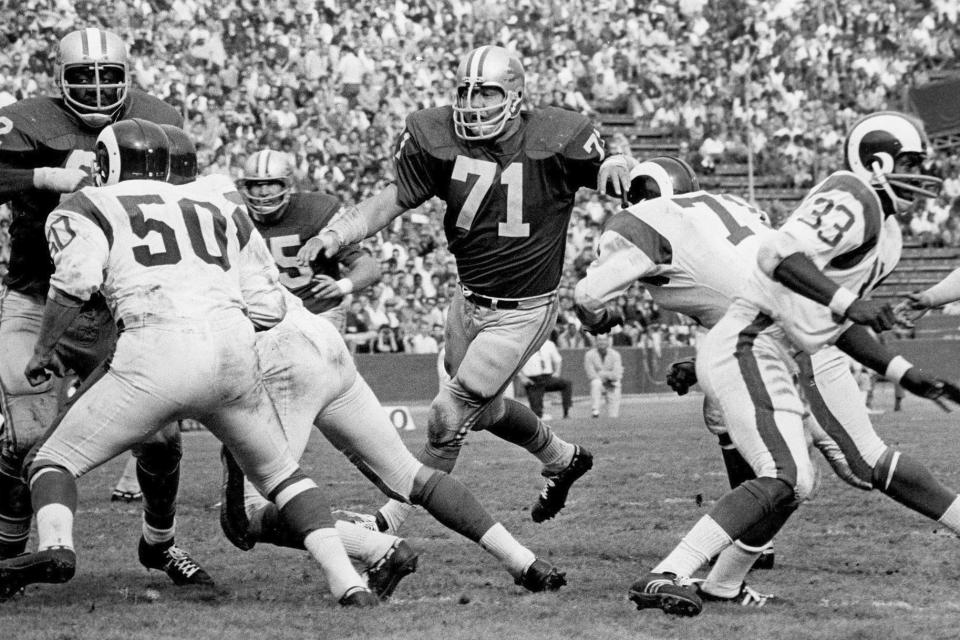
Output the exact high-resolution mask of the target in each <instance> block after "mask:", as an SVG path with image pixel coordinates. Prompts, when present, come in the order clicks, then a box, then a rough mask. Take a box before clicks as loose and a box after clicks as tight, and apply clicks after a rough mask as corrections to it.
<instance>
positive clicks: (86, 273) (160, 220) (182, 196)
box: [46, 176, 284, 326]
mask: <svg viewBox="0 0 960 640" xmlns="http://www.w3.org/2000/svg"><path fill="white" fill-rule="evenodd" d="M46 233H47V241H48V244H49V247H50V253H51V256H52V257H53V261H54V265H55V273H54V274H53V276H52V277H51V280H50V283H51V286H53V287H55V288H56V289H57V290H58V291H60V292H62V293H65V294H67V295H69V296H72V297H74V298H77V299H80V300H87V299H88V298H89V297H90V296H91V295H92V294H93V293H94V292H96V291H98V290H101V291H102V293H103V294H104V297H105V298H106V299H107V304H108V305H109V307H110V310H111V311H112V312H113V314H114V317H116V318H124V317H128V316H135V315H144V314H147V315H154V316H159V317H164V318H187V319H203V318H205V317H208V316H209V315H210V314H211V313H214V312H218V311H223V310H225V309H230V308H238V309H246V306H247V305H246V303H245V298H250V299H252V300H255V301H257V303H258V304H257V306H258V311H259V315H260V316H261V317H263V318H267V317H270V316H274V321H267V322H266V325H267V326H268V325H270V324H273V323H275V321H279V319H281V318H282V317H283V308H284V307H283V297H282V287H280V286H279V275H278V273H277V269H276V265H275V264H274V262H273V260H272V259H271V257H270V253H269V251H268V250H267V249H266V245H265V243H264V241H263V238H261V237H260V235H259V234H258V233H257V231H256V229H254V228H253V224H252V222H251V221H250V219H249V217H248V215H247V213H246V210H245V208H244V206H243V203H242V200H241V198H240V194H239V193H238V192H237V190H236V187H235V186H234V184H233V182H232V181H231V180H230V178H229V177H227V176H207V177H204V178H200V179H198V180H196V181H195V182H191V183H189V184H184V185H171V184H167V183H165V182H158V181H154V180H129V181H124V182H120V183H118V184H115V185H110V186H106V187H90V188H85V189H82V190H81V191H79V192H77V193H76V194H74V195H73V196H71V197H70V198H68V199H66V200H65V201H64V202H62V203H61V204H60V205H59V206H58V207H57V209H55V210H54V211H53V212H51V213H50V215H49V216H48V218H47V224H46ZM241 274H243V276H241ZM241 279H242V280H243V284H241ZM276 316H278V317H276Z"/></svg>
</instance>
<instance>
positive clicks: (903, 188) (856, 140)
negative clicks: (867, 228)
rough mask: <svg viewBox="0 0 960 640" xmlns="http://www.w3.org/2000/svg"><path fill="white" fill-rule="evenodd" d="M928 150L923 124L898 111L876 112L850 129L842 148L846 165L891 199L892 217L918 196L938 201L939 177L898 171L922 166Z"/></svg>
mask: <svg viewBox="0 0 960 640" xmlns="http://www.w3.org/2000/svg"><path fill="white" fill-rule="evenodd" d="M928 147H929V142H928V140H927V134H926V133H925V132H924V130H923V123H922V122H920V121H919V120H917V119H916V118H914V117H912V116H909V115H907V114H904V113H899V112H897V111H877V112H875V113H871V114H869V115H866V116H864V117H862V118H860V119H859V120H857V121H856V122H855V123H853V126H851V127H850V132H849V133H848V134H847V139H846V141H845V142H844V145H843V153H844V164H845V165H846V168H847V169H849V170H850V171H852V172H853V173H855V174H856V175H857V176H859V177H860V178H862V179H863V180H866V181H867V182H868V183H870V184H871V185H872V186H873V187H874V189H876V190H877V191H879V192H880V193H882V194H885V195H886V196H887V197H888V198H889V200H890V202H891V205H892V206H893V211H886V213H887V214H888V215H890V214H891V213H898V212H902V211H904V210H906V209H907V208H908V207H909V206H910V204H911V203H913V200H914V199H915V198H916V197H917V196H921V197H925V198H936V197H937V195H938V194H939V193H940V187H941V186H942V185H943V180H941V179H940V178H937V177H936V176H931V175H926V174H922V173H902V172H898V168H900V169H902V168H903V167H906V168H911V167H919V166H920V163H922V162H923V160H924V158H926V156H927V148H928ZM898 163H899V167H898ZM882 200H883V198H881V201H882ZM884 206H885V207H886V206H887V205H886V203H885V204H884Z"/></svg>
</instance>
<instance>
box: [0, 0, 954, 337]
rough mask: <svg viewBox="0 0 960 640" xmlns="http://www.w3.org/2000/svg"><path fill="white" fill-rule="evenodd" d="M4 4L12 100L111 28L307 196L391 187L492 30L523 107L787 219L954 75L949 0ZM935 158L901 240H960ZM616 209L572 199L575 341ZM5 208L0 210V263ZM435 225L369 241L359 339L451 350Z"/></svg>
mask: <svg viewBox="0 0 960 640" xmlns="http://www.w3.org/2000/svg"><path fill="white" fill-rule="evenodd" d="M0 8H2V9H3V15H4V16H5V20H3V21H2V23H0V43H2V46H0V105H3V104H8V103H10V102H12V101H14V100H19V99H22V98H26V97H30V96H34V95H45V94H55V93H56V89H55V87H54V86H53V82H52V76H51V72H52V69H53V62H54V60H53V56H54V54H55V51H56V42H57V40H58V39H59V37H60V36H62V35H63V34H64V33H66V32H67V31H69V30H71V29H75V28H78V27H81V26H102V27H105V28H108V29H111V30H113V31H116V32H118V33H119V34H121V35H122V36H123V37H124V38H125V39H126V41H127V42H128V44H129V48H130V52H131V58H132V61H133V63H132V67H133V70H134V74H135V83H136V84H137V85H138V86H139V87H140V88H142V89H144V90H146V91H148V92H150V93H153V94H154V95H157V96H159V97H161V98H163V99H164V100H166V101H168V102H170V103H171V104H173V105H175V106H177V107H178V108H180V109H181V110H182V111H183V114H184V117H185V119H186V121H187V129H188V131H189V132H190V133H191V134H192V135H193V136H194V139H195V140H196V141H197V143H198V150H199V156H200V164H201V167H203V168H204V169H203V170H204V171H205V172H208V173H209V172H228V173H231V174H234V175H239V170H240V167H241V166H242V164H243V161H244V159H245V158H246V156H247V155H248V154H249V153H251V152H253V151H255V150H258V149H261V148H265V147H267V148H274V149H281V150H286V151H289V152H290V153H292V154H294V156H295V157H296V159H297V162H298V171H297V179H298V182H299V185H298V187H299V189H301V190H324V191H328V192H330V193H333V194H335V195H337V196H338V197H339V198H340V199H341V200H342V201H343V202H345V203H349V202H355V201H357V200H358V199H360V198H363V197H364V196H366V195H368V194H370V193H371V192H373V191H374V190H375V189H377V188H379V187H380V186H382V185H383V184H384V183H385V182H387V181H389V180H391V178H392V171H393V168H392V156H393V151H392V145H393V141H394V140H395V138H396V136H397V134H398V133H399V132H400V129H401V128H402V126H403V122H404V117H405V116H406V114H408V113H410V112H411V111H413V110H416V109H418V108H422V107H427V106H436V105H442V104H447V103H449V102H450V100H451V99H452V96H453V78H454V71H455V69H456V65H457V63H458V61H459V59H460V57H461V55H462V54H463V53H465V52H466V51H467V50H469V49H470V48H472V47H473V46H477V45H479V44H482V43H498V44H502V45H504V46H507V47H509V48H512V49H514V50H516V51H517V52H518V54H519V55H520V56H521V58H522V60H523V63H524V65H525V69H526V74H527V75H526V78H527V85H526V100H527V102H528V104H530V105H534V106H536V105H557V106H562V107H565V108H569V109H573V110H577V111H581V112H583V113H585V114H588V115H590V116H592V117H593V118H595V119H596V120H597V121H598V123H599V124H601V126H602V127H603V131H604V132H605V134H606V135H607V142H608V145H609V146H610V148H611V149H613V150H621V151H626V150H630V151H632V153H633V154H634V155H636V156H638V157H643V156H644V155H650V154H652V153H657V152H670V153H674V154H677V155H680V156H682V157H684V158H685V159H686V160H687V161H689V162H690V163H691V165H692V166H694V168H695V169H696V170H697V172H698V173H699V174H701V175H702V176H703V184H704V186H705V187H707V188H716V189H724V190H727V189H729V190H733V191H738V192H741V193H743V192H745V191H746V190H747V189H748V188H751V187H753V188H756V189H757V191H756V192H755V193H754V194H753V195H755V197H756V198H757V199H758V201H760V202H761V204H762V205H763V206H764V208H766V209H767V210H768V212H769V213H771V215H772V216H773V217H774V219H780V218H782V217H783V216H784V215H785V214H787V213H789V211H790V210H791V207H792V206H794V205H795V204H796V200H797V198H798V197H799V196H800V195H802V193H803V190H805V189H808V188H809V187H810V186H812V185H813V184H815V183H816V182H817V181H819V180H820V179H822V178H823V177H825V176H826V175H827V174H828V173H829V172H831V171H833V170H835V169H836V168H838V167H839V165H840V153H839V148H840V145H841V143H842V140H843V131H844V130H845V129H846V127H847V126H848V125H849V124H850V122H852V121H853V120H854V119H855V118H856V117H858V116H859V115H861V114H862V113H865V112H867V111H871V110H875V109H879V108H884V107H888V106H889V107H899V106H901V105H903V103H904V97H905V96H904V92H905V91H906V89H907V88H908V87H910V86H911V85H914V84H919V83H922V82H924V81H927V80H929V79H931V78H936V77H940V75H942V74H945V73H950V71H951V65H956V64H957V63H956V60H957V58H958V55H957V54H958V53H960V28H958V15H957V11H958V7H957V3H956V2H952V1H950V0H934V1H933V2H931V3H916V2H911V1H909V0H895V1H893V2H891V1H890V0H886V1H880V0H859V1H854V2H844V3H839V2H819V3H806V2H802V0H780V1H777V2H772V1H771V2H760V1H756V0H750V1H734V2H716V3H708V2H706V0H673V1H662V2H652V3H637V2H624V1H622V0H591V1H589V2H588V1H585V0H583V1H581V0H519V1H516V0H515V1H512V2H505V1H501V0H497V1H492V2H485V3H471V2H466V1H462V0H438V1H432V2H412V1H411V2H402V1H401V2H394V1H390V2H387V1H386V0H359V1H355V2H342V1H338V0H318V1H317V2H304V1H300V0H288V1H283V0H281V1H277V2H266V3H253V2H248V1H246V0H242V1H237V0H222V1H220V2H213V1H212V0H174V1H173V2H167V1H165V0H164V1H161V0H154V1H147V0H131V1H127V2H123V3H113V2H99V1H91V0H88V1H81V2H76V3H74V2H66V1H63V0H21V1H13V2H12V1H11V0H3V1H2V2H0ZM748 162H749V163H750V164H751V165H752V173H751V175H750V177H749V178H748V177H747V174H748ZM931 162H932V163H933V164H934V165H935V173H938V174H939V175H941V176H942V177H944V178H945V180H946V182H945V185H944V193H943V195H942V196H941V198H940V199H938V200H936V201H929V202H926V203H923V204H921V205H918V208H917V211H916V212H915V215H914V216H913V218H912V220H910V221H909V222H908V223H905V232H906V234H907V236H908V238H909V240H910V243H911V244H913V245H916V246H918V247H927V248H938V247H947V248H950V247H960V157H957V155H956V154H954V155H953V156H950V155H947V154H945V153H941V154H940V155H937V156H935V157H934V158H933V159H932V160H931ZM617 206H618V203H617V202H615V201H613V200H610V199H607V198H604V197H601V196H598V195H597V194H596V193H594V192H588V191H581V192H580V195H579V197H578V205H577V207H576V208H575V211H574V216H573V219H572V221H571V225H570V231H569V234H568V246H567V268H566V271H565V273H564V279H563V283H562V286H561V290H560V293H561V315H560V319H559V322H558V330H559V332H560V338H559V339H560V346H561V347H563V346H579V345H582V344H583V343H584V341H585V340H586V341H588V340H589V337H588V336H585V335H584V334H583V333H582V332H580V331H578V326H579V325H578V322H577V320H576V318H575V317H574V315H573V313H572V311H571V307H572V286H573V284H574V283H575V281H576V279H577V278H578V277H580V276H582V275H583V273H584V270H585V269H586V267H587V265H589V264H590V261H591V260H592V259H593V257H594V250H595V249H594V245H593V243H594V242H595V241H596V238H597V237H598V235H599V231H600V229H601V227H602V224H603V222H604V220H605V219H606V217H607V216H609V215H610V214H611V213H612V212H613V211H615V210H616V207H617ZM8 216H9V211H8V210H6V209H3V210H0V269H2V265H3V264H5V262H6V259H7V254H8V251H9V246H8V242H7V235H6V234H7V227H8V225H9V220H8ZM441 220H442V211H441V209H440V205H439V204H438V203H437V202H435V201H434V202H430V203H427V204H426V205H424V206H423V207H422V208H421V209H420V210H418V211H416V212H414V213H413V214H412V215H409V216H405V217H404V218H403V219H402V221H401V222H399V223H398V224H396V225H395V226H394V227H392V228H391V229H390V230H389V231H388V232H385V233H382V234H380V236H379V237H378V238H375V239H372V240H371V241H369V242H368V245H367V248H368V249H369V251H370V252H371V253H372V254H373V255H375V256H376V257H377V258H378V259H379V260H381V264H382V268H383V281H382V283H381V284H379V285H377V286H375V287H373V288H372V289H369V290H367V291H363V292H360V293H358V294H356V295H355V302H354V304H353V305H352V308H351V311H350V314H349V315H348V331H351V332H359V333H366V334H369V335H371V337H370V339H369V340H368V341H366V342H361V343H360V345H359V346H360V349H361V350H369V351H374V352H381V351H386V352H389V351H420V350H426V351H430V350H433V349H434V348H435V345H436V343H437V342H439V340H437V339H436V336H433V337H432V336H431V334H436V327H437V325H442V323H443V320H444V315H445V310H446V305H447V304H448V302H449V300H450V299H451V296H452V294H453V290H454V287H455V286H456V268H455V265H454V262H453V260H452V257H451V256H450V254H449V253H448V252H447V251H446V248H445V240H444V236H443V229H442V225H441ZM908 281H909V280H904V282H908ZM621 304H622V305H623V307H624V315H625V317H626V319H627V323H626V325H625V327H624V329H623V331H622V332H621V333H620V334H618V335H617V336H615V341H616V342H617V343H618V344H622V345H628V344H629V345H639V346H647V347H651V348H655V349H657V348H659V346H660V345H663V344H687V343H689V342H690V341H691V340H693V339H694V338H693V336H694V335H695V333H694V331H693V328H692V326H691V325H690V323H689V321H686V320H684V319H682V318H680V317H679V316H676V315H675V314H665V313H661V311H660V310H658V309H657V308H656V305H654V304H653V303H652V302H651V301H650V300H649V299H647V298H645V296H644V294H643V292H642V290H640V289H639V288H634V289H631V290H630V291H628V292H627V293H626V295H624V296H623V297H622V300H621ZM385 327H388V328H389V329H390V331H385V330H384V331H381V329H382V328H385ZM431 337H432V340H431Z"/></svg>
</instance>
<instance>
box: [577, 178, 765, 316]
mask: <svg viewBox="0 0 960 640" xmlns="http://www.w3.org/2000/svg"><path fill="white" fill-rule="evenodd" d="M769 233H772V230H771V229H770V227H769V226H767V224H766V222H765V216H764V215H763V214H762V213H761V212H760V211H759V210H757V209H756V208H754V207H753V206H751V205H750V204H748V203H747V202H746V201H744V200H743V199H741V198H738V197H736V196H730V195H722V194H713V193H707V192H705V191H697V192H694V193H688V194H683V195H678V196H672V197H669V198H656V199H653V200H648V201H645V202H641V203H639V204H636V205H634V206H632V207H630V208H629V209H627V210H625V211H621V212H619V213H617V214H616V215H615V216H613V218H611V219H610V221H609V222H608V223H607V226H606V228H605V229H604V231H603V234H602V235H601V236H600V247H599V258H598V259H597V260H596V261H595V262H594V263H593V264H592V265H591V266H590V267H589V269H588V270H587V275H586V277H585V278H584V279H583V280H581V281H580V282H579V283H577V287H576V298H577V302H578V304H583V305H584V306H586V307H588V308H590V309H591V310H593V311H596V310H598V309H599V307H601V306H602V305H603V304H604V303H605V302H607V301H609V300H612V299H614V298H616V297H617V296H619V295H620V294H622V293H623V292H624V291H625V290H626V289H627V288H628V287H629V286H630V285H631V284H632V283H633V282H635V281H636V280H638V279H639V280H640V282H641V283H642V284H643V285H644V286H645V287H646V289H647V291H649V292H650V295H651V297H652V298H653V300H654V302H656V303H657V304H658V305H659V306H660V307H661V308H663V309H667V310H669V311H676V312H678V313H683V314H685V315H688V316H690V317H691V318H693V319H694V320H696V321H697V322H698V323H700V324H701V325H702V326H705V327H708V328H709V327H712V326H713V325H714V324H716V322H717V321H718V320H719V319H720V318H721V317H722V316H723V314H724V313H725V312H726V310H727V307H729V306H730V302H731V301H732V300H733V297H734V296H735V295H736V294H737V293H738V292H739V290H740V288H741V287H742V286H743V283H744V281H745V280H746V278H747V276H749V274H750V271H751V269H752V268H753V265H754V264H756V257H757V247H758V246H759V238H761V237H762V236H764V235H765V234H769Z"/></svg>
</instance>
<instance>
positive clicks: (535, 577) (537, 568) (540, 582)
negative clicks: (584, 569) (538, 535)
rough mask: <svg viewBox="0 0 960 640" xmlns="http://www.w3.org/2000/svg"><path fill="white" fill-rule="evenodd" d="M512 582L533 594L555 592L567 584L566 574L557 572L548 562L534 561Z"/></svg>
mask: <svg viewBox="0 0 960 640" xmlns="http://www.w3.org/2000/svg"><path fill="white" fill-rule="evenodd" d="M514 582H515V583H516V584H518V585H520V586H521V587H523V588H524V589H526V590H527V591H532V592H533V593H540V592H541V591H556V590H557V589H559V588H560V587H562V586H563V585H565V584H567V574H566V573H563V572H560V571H557V568H556V567H554V566H553V565H551V564H550V563H549V562H545V561H543V560H534V561H533V564H531V565H530V566H529V567H527V568H526V569H524V570H523V573H521V574H520V576H519V577H518V578H517V579H516V580H514Z"/></svg>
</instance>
